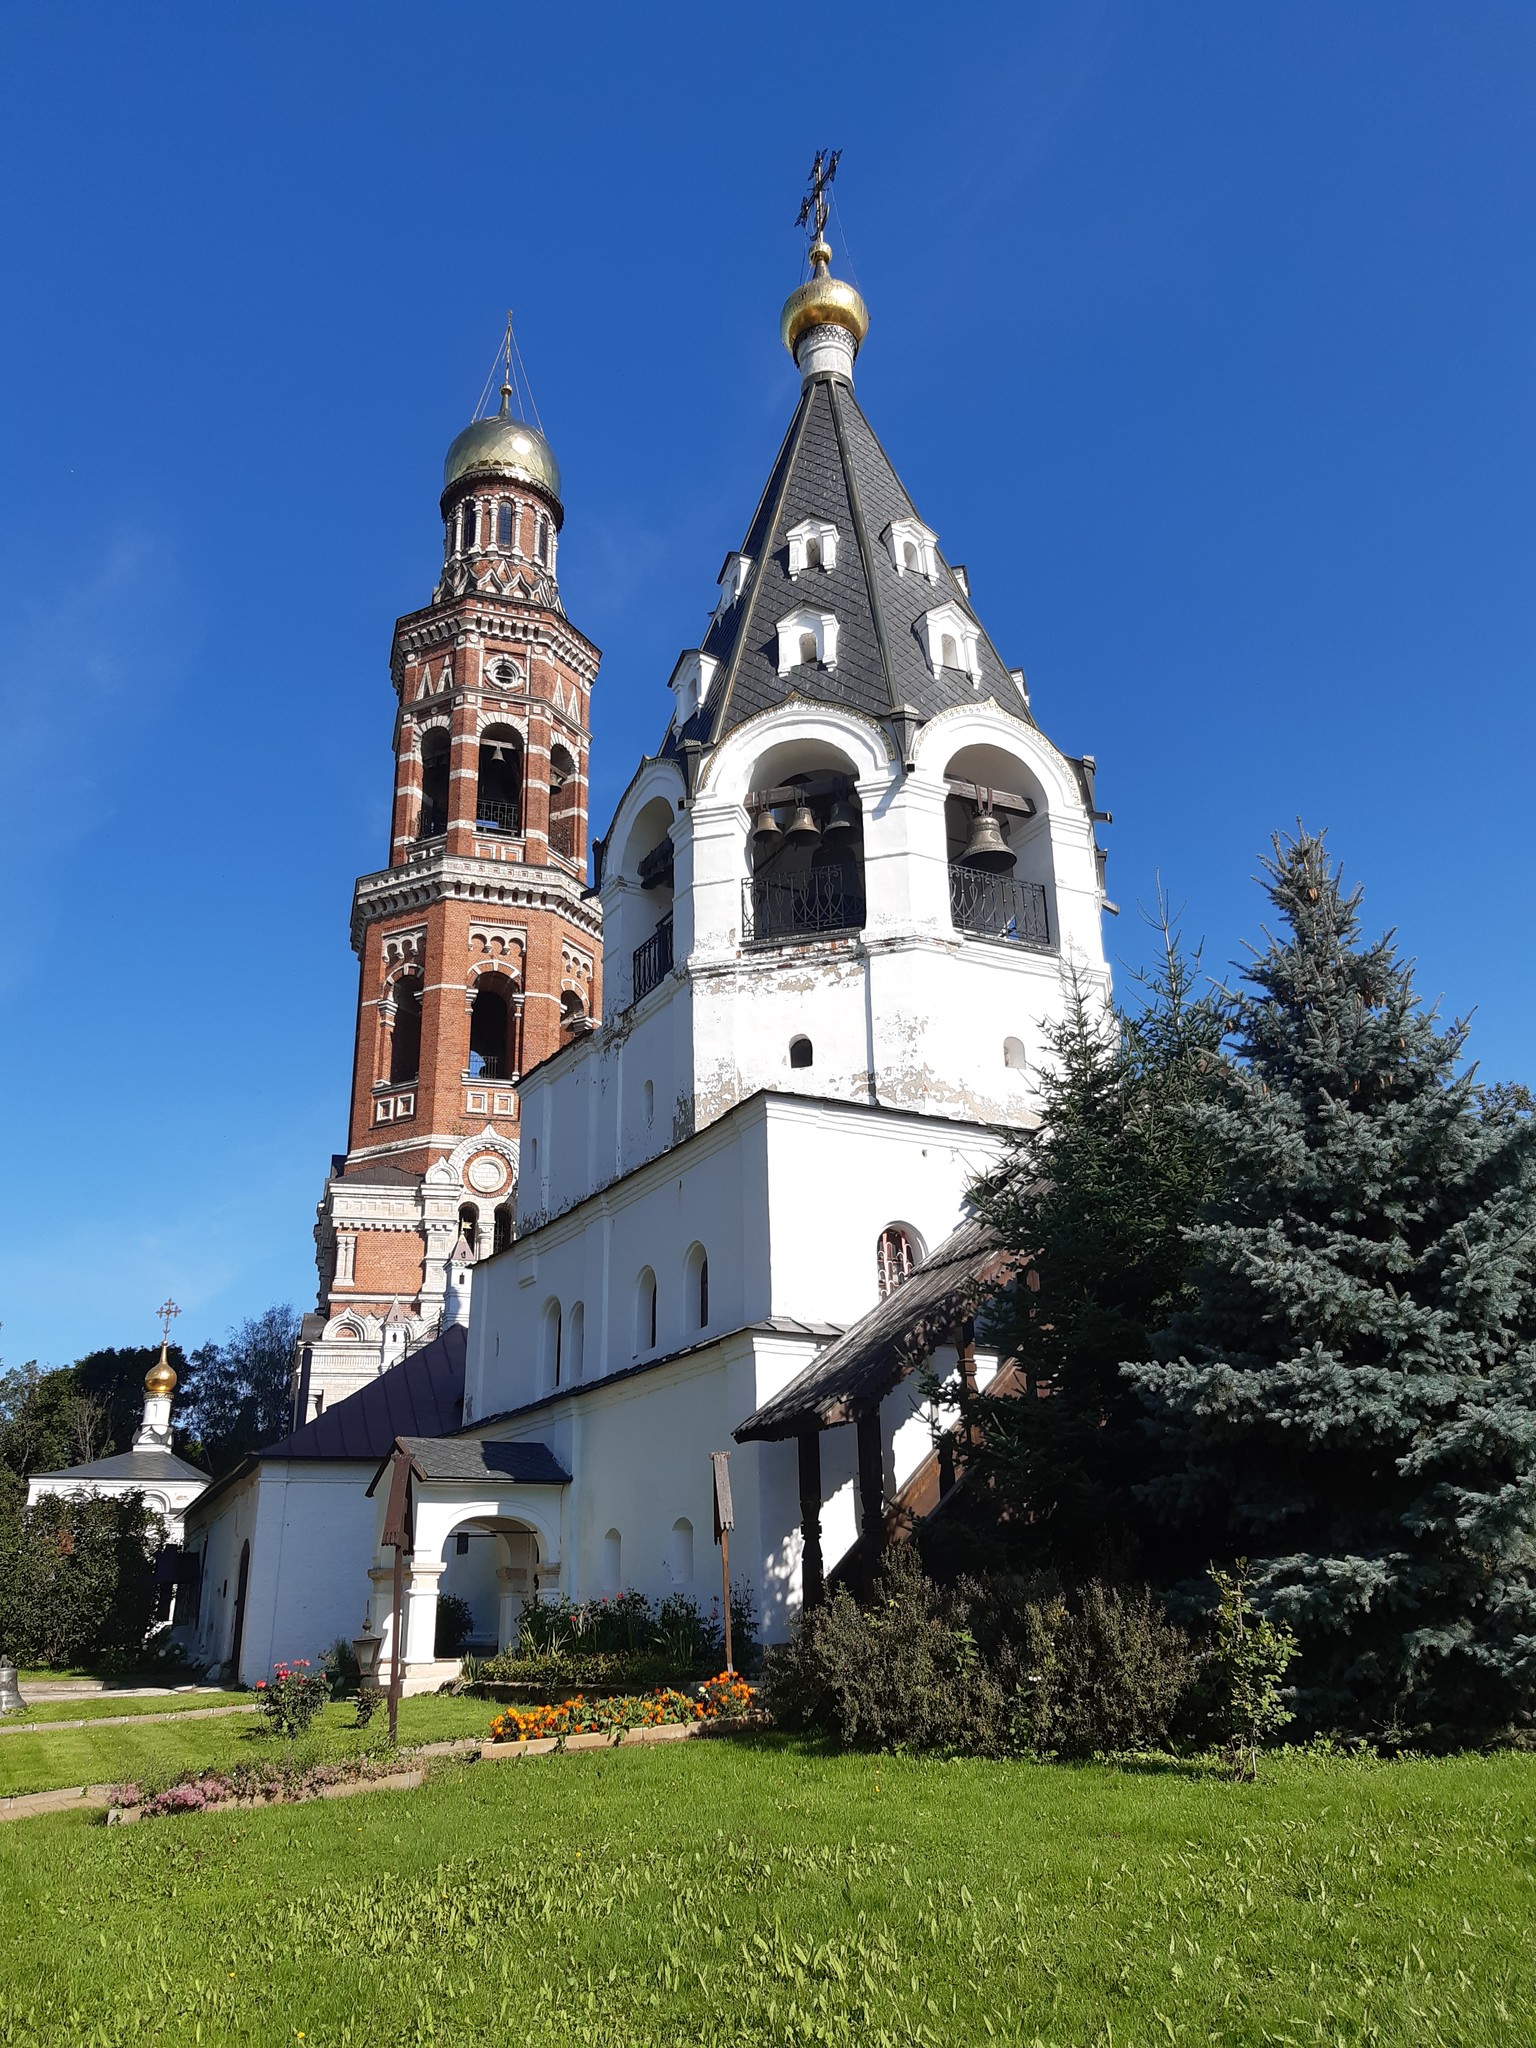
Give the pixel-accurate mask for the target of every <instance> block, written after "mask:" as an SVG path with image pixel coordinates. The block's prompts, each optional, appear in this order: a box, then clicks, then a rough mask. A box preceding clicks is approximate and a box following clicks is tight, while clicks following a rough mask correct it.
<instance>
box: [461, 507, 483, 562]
mask: <svg viewBox="0 0 1536 2048" xmlns="http://www.w3.org/2000/svg"><path fill="white" fill-rule="evenodd" d="M479 538H480V512H479V507H478V506H477V505H476V504H475V501H474V499H473V498H466V499H465V500H464V503H463V505H462V507H461V508H460V514H459V547H460V550H461V552H463V553H465V554H467V553H468V552H469V550H470V549H471V548H472V547H473V546H474V545H475V542H476V541H477V540H478V539H479Z"/></svg>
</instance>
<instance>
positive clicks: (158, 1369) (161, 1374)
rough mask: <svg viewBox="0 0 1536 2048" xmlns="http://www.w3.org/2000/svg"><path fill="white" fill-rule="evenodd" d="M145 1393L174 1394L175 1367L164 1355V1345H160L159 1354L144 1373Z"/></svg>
mask: <svg viewBox="0 0 1536 2048" xmlns="http://www.w3.org/2000/svg"><path fill="white" fill-rule="evenodd" d="M144 1391H145V1393H146V1394H174V1393H175V1391H176V1369H175V1367H174V1366H173V1365H172V1364H171V1361H170V1360H169V1359H168V1358H167V1357H166V1355H165V1346H164V1344H162V1345H161V1346H160V1356H159V1357H158V1358H157V1359H156V1360H155V1362H154V1364H153V1365H152V1366H151V1367H150V1368H149V1371H148V1372H147V1373H145V1375H144Z"/></svg>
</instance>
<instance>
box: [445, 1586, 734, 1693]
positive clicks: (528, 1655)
mask: <svg viewBox="0 0 1536 2048" xmlns="http://www.w3.org/2000/svg"><path fill="white" fill-rule="evenodd" d="M439 1607H441V1602H439ZM731 1637H732V1642H731V1649H732V1653H733V1656H734V1658H735V1661H736V1663H737V1664H738V1665H743V1666H746V1667H747V1668H750V1667H751V1665H752V1663H753V1662H754V1661H755V1657H756V1646H757V1613H756V1607H755V1603H754V1601H753V1597H752V1588H751V1587H750V1586H748V1585H745V1584H739V1585H734V1586H732V1588H731ZM503 1654H505V1653H503ZM513 1654H514V1655H515V1657H516V1658H517V1660H519V1661H526V1660H539V1661H540V1662H544V1661H545V1660H550V1659H568V1660H570V1662H571V1667H572V1669H576V1668H577V1667H580V1668H579V1671H578V1675H577V1676H576V1677H575V1679H574V1681H573V1682H575V1683H578V1684H585V1683H589V1682H592V1683H603V1682H606V1680H607V1679H608V1678H609V1677H610V1676H616V1675H617V1674H616V1673H610V1672H602V1673H598V1672H596V1671H594V1670H593V1668H592V1660H594V1659H600V1658H636V1659H638V1658H651V1659H654V1660H656V1662H657V1664H658V1665H659V1666H660V1667H661V1668H662V1669H664V1670H665V1671H666V1672H667V1673H669V1674H675V1675H689V1674H692V1673H700V1674H702V1673H704V1672H711V1671H718V1670H719V1669H720V1667H721V1665H722V1664H723V1663H724V1662H725V1629H724V1626H723V1625H722V1622H721V1619H720V1603H719V1601H718V1600H714V1601H711V1603H710V1606H709V1608H708V1610H707V1611H706V1610H704V1609H702V1608H700V1606H699V1604H698V1602H697V1601H696V1600H694V1599H692V1598H691V1597H690V1596H689V1595H688V1594H686V1593H673V1594H671V1595H669V1596H668V1598H667V1599H665V1600H663V1601H661V1602H660V1604H659V1605H657V1604H654V1603H653V1602H651V1601H650V1600H648V1599H647V1598H646V1596H645V1595H644V1594H643V1593H637V1592H635V1591H634V1589H633V1588H632V1587H631V1588H630V1589H629V1590H628V1591H627V1592H623V1593H617V1594H615V1595H613V1596H612V1597H611V1598H607V1597H604V1598H602V1599H598V1600H567V1599H564V1598H562V1599H559V1600H534V1601H530V1602H529V1603H528V1604H527V1605H526V1606H525V1607H524V1609H523V1615H522V1622H521V1626H520V1629H519V1634H518V1642H517V1648H516V1651H515V1653H513ZM498 1661H499V1660H498ZM487 1675H489V1674H487ZM496 1675H497V1676H502V1675H504V1674H502V1673H500V1672H498V1673H497V1674H496ZM505 1675H507V1676H511V1675H513V1674H510V1673H508V1674H505Z"/></svg>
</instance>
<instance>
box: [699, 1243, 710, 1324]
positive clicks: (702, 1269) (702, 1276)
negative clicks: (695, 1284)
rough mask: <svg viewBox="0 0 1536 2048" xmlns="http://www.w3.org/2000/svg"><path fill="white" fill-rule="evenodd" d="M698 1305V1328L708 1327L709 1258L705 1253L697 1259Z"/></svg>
mask: <svg viewBox="0 0 1536 2048" xmlns="http://www.w3.org/2000/svg"><path fill="white" fill-rule="evenodd" d="M698 1307H699V1328H700V1329H701V1330H704V1329H707V1328H708V1327H709V1258H708V1256H707V1255H705V1256H702V1257H701V1258H700V1260H699V1303H698Z"/></svg>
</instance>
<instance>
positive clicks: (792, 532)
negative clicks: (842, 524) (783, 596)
mask: <svg viewBox="0 0 1536 2048" xmlns="http://www.w3.org/2000/svg"><path fill="white" fill-rule="evenodd" d="M784 537H785V539H786V540H787V541H788V542H789V573H790V575H791V576H799V575H801V574H802V573H803V572H804V571H805V570H807V569H835V568H836V567H837V528H836V527H835V526H834V525H833V524H832V522H831V520H830V519H802V520H801V521H800V524H799V525H798V526H792V527H791V528H790V529H789V532H788V533H787V534H786V535H785V536H784Z"/></svg>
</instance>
